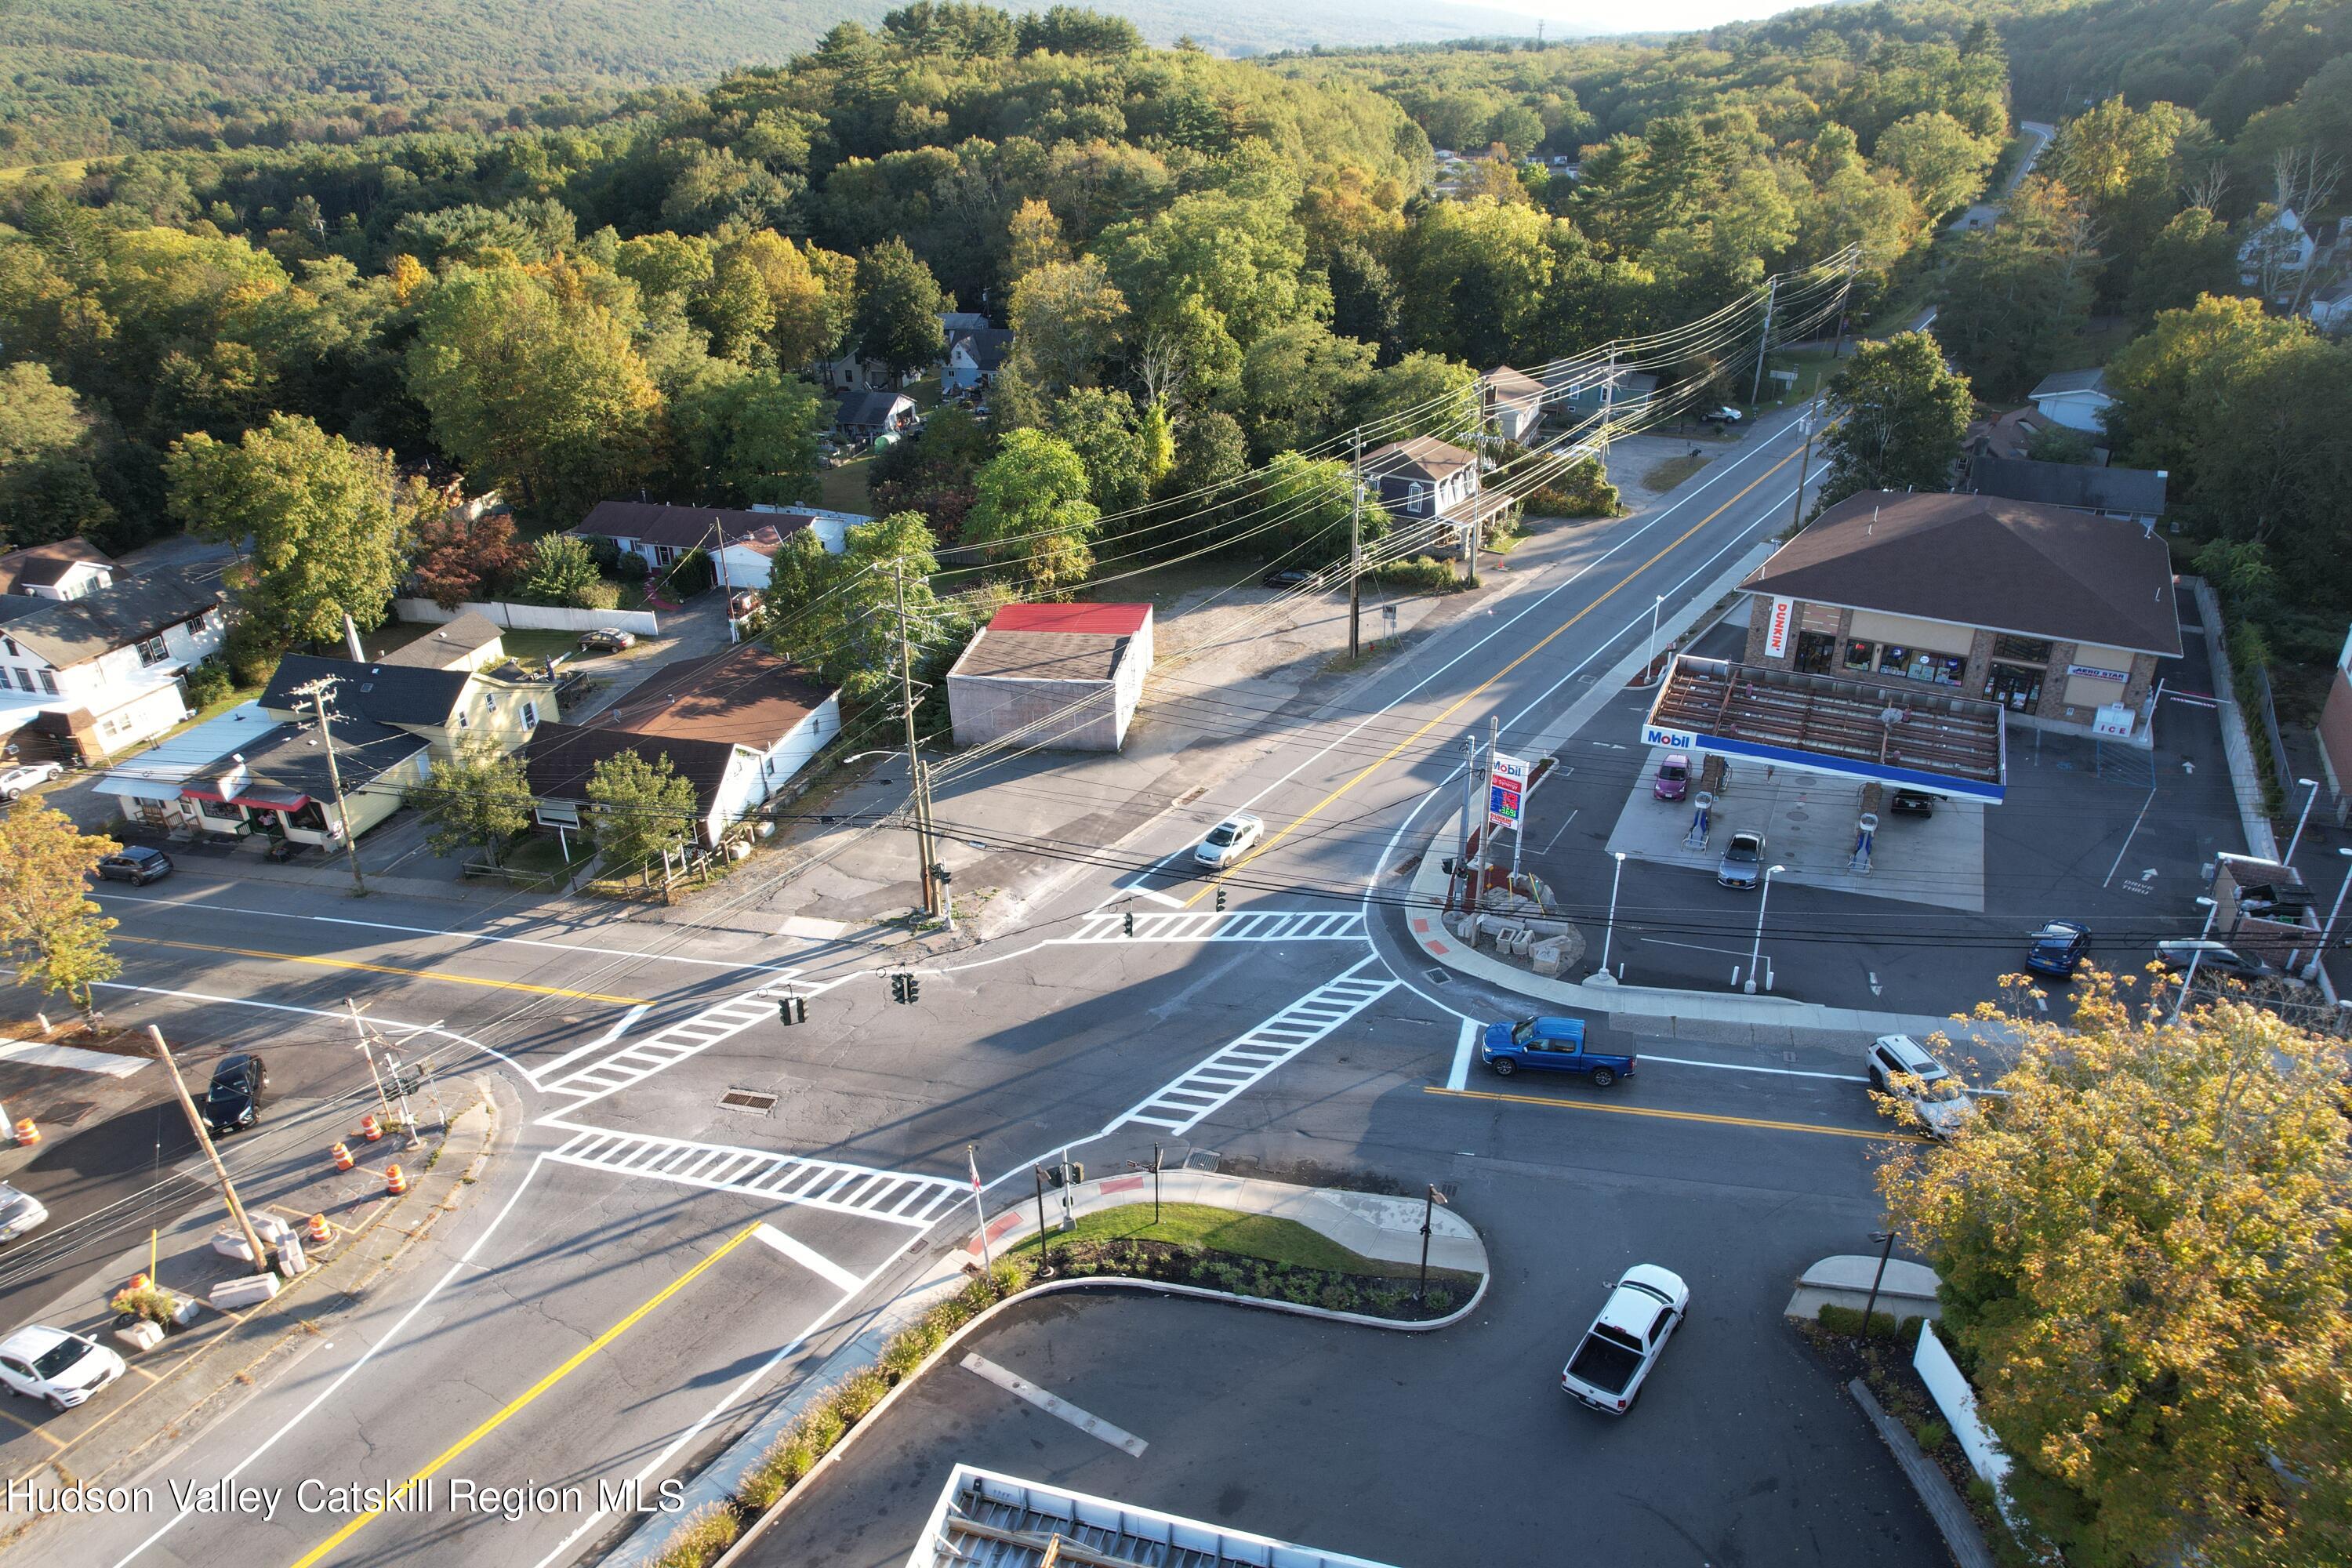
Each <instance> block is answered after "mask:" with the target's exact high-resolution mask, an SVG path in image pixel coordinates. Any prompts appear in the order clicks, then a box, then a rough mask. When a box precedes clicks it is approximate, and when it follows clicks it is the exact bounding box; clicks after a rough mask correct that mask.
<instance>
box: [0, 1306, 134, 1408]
mask: <svg viewBox="0 0 2352 1568" xmlns="http://www.w3.org/2000/svg"><path fill="white" fill-rule="evenodd" d="M122 1373H123V1365H122V1358H121V1356H119V1355H117V1354H115V1353H114V1352H112V1351H110V1350H108V1349H107V1348H106V1347H105V1346H104V1345H102V1344H100V1343H99V1342H97V1341H96V1340H93V1339H87V1338H85V1337H83V1336H82V1335H80V1334H77V1333H74V1332H73V1331H70V1330H67V1329H52V1328H49V1327H48V1326H47V1325H46V1324H41V1323H35V1324H33V1325H32V1326H30V1327H28V1328H22V1329H18V1330H17V1331H16V1332H15V1333H13V1334H10V1335H9V1336H8V1337H7V1339H6V1340H5V1341H0V1385H5V1387H6V1388H7V1390H8V1392H9V1393H10V1394H15V1395H16V1397H18V1398H20V1399H44V1400H47V1402H48V1405H49V1408H50V1409H52V1410H57V1411H66V1410H71V1409H72V1408H73V1407H74V1406H75V1405H79V1404H81V1403H82V1402H83V1401H84V1400H87V1399H88V1398H89V1396H90V1395H91V1394H96V1393H97V1392H98V1391H99V1390H100V1389H101V1388H104V1387H105V1386H106V1385H107V1384H110V1383H112V1382H113V1381H114V1380H115V1379H116V1378H118V1377H121V1375H122Z"/></svg>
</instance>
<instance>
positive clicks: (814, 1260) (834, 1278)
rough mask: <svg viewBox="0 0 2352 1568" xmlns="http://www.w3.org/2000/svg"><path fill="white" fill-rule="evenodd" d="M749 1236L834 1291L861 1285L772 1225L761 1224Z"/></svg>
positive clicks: (818, 1253)
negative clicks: (780, 1254)
mask: <svg viewBox="0 0 2352 1568" xmlns="http://www.w3.org/2000/svg"><path fill="white" fill-rule="evenodd" d="M751 1234H752V1235H754V1236H756V1237H759V1238H760V1239H761V1241H764V1242H766V1243H767V1244H768V1245H769V1246H770V1247H774V1248H775V1249H776V1250H777V1251H778V1252H781V1253H782V1254H783V1255H784V1256H785V1257H786V1258H791V1259H792V1260H793V1262H795V1263H797V1264H799V1265H800V1266H801V1267H802V1268H805V1269H807V1270H808V1271H809V1272H810V1273H812V1274H814V1275H815V1276H816V1277H817V1278H819V1279H824V1280H826V1281H827V1282H829V1283H830V1284H831V1285H832V1286H833V1288H834V1289H836V1290H855V1289H857V1287H858V1286H859V1285H860V1284H861V1283H863V1281H861V1280H860V1279H858V1278H857V1276H856V1275H855V1274H852V1273H851V1272H850V1271H849V1270H848V1269H846V1268H843V1267H842V1266H841V1265H840V1264H838V1263H835V1261H834V1260H833V1259H832V1258H827V1257H826V1256H825V1255H824V1253H822V1252H819V1251H818V1250H817V1249H816V1248H815V1247H811V1246H810V1245H809V1244H808V1243H807V1242H804V1241H802V1240H800V1239H799V1238H798V1237H790V1236H786V1235H785V1234H784V1233H783V1232H782V1231H781V1230H778V1229H777V1228H776V1227H775V1226H772V1225H766V1224H762V1225H761V1226H760V1228H759V1229H758V1230H755V1231H753V1232H752V1233H751Z"/></svg>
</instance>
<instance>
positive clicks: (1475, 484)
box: [1462, 381, 1486, 588]
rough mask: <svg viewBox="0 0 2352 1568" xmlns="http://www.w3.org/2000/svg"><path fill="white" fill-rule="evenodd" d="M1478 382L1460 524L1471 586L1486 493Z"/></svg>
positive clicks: (1466, 578)
mask: <svg viewBox="0 0 2352 1568" xmlns="http://www.w3.org/2000/svg"><path fill="white" fill-rule="evenodd" d="M1478 387H1479V384H1478V383H1477V382H1475V381H1474V382H1472V383H1471V384H1470V385H1469V387H1468V388H1467V389H1466V390H1467V391H1468V392H1469V394H1470V445H1471V453H1470V481H1471V491H1470V515H1469V517H1468V519H1467V520H1466V521H1464V523H1463V525H1462V573H1463V580H1464V581H1465V582H1466V583H1468V584H1470V586H1472V587H1473V588H1475V587H1476V586H1477V585H1478V533H1479V530H1480V526H1481V525H1480V523H1479V521H1478V507H1479V501H1480V499H1481V498H1482V497H1484V496H1485V495H1486V415H1485V413H1484V412H1483V410H1482V409H1481V407H1480V399H1481V397H1482V394H1481V393H1480V392H1479V390H1478Z"/></svg>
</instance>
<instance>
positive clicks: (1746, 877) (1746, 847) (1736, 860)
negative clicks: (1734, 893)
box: [1715, 833, 1764, 888]
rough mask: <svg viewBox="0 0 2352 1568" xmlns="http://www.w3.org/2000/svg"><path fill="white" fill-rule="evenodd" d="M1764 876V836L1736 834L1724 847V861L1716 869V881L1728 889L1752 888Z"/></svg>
mask: <svg viewBox="0 0 2352 1568" xmlns="http://www.w3.org/2000/svg"><path fill="white" fill-rule="evenodd" d="M1763 875H1764V836H1763V835H1762V834H1760V833H1735V834H1733V835H1732V836H1731V842H1730V843H1729V844H1727V845H1725V846H1724V849H1723V859H1722V861H1721V862H1720V863H1718V864H1717V867H1716V868H1715V879H1716V880H1717V881H1718V882H1720V883H1722V884H1723V885H1724V886H1725V887H1727V888H1752V887H1754V886H1755V885H1756V884H1757V882H1758V881H1759V880H1760V879H1762V877H1763Z"/></svg>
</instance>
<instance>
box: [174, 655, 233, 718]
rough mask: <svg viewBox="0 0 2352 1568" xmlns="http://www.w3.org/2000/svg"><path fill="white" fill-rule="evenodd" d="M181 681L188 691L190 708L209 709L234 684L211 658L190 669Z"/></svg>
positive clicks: (225, 671)
mask: <svg viewBox="0 0 2352 1568" xmlns="http://www.w3.org/2000/svg"><path fill="white" fill-rule="evenodd" d="M181 679H182V681H183V683H184V684H185V685H186V687H187V689H188V705H189V706H190V707H192V708H209V707H210V706H212V705H213V704H214V703H215V702H217V701H219V700H221V699H222V698H224V697H226V696H227V695H228V694H229V692H230V690H231V689H233V687H234V684H235V683H234V682H232V681H231V680H230V679H229V675H228V671H227V670H226V669H225V668H222V666H221V663H220V661H219V660H217V659H211V658H208V659H206V660H205V661H204V663H202V664H199V665H195V666H193V667H191V668H189V669H188V670H187V672H186V673H185V674H184V675H183V676H182V677H181Z"/></svg>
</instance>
